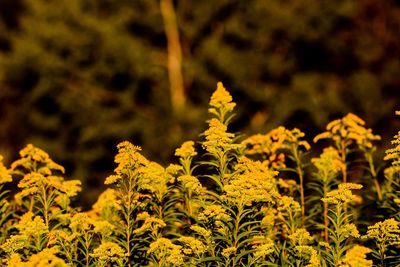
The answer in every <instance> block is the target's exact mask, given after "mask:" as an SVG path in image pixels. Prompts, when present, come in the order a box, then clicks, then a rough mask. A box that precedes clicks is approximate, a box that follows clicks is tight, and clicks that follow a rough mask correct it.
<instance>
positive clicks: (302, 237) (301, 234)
mask: <svg viewBox="0 0 400 267" xmlns="http://www.w3.org/2000/svg"><path fill="white" fill-rule="evenodd" d="M289 240H290V241H291V242H292V244H293V245H295V246H304V245H307V244H308V243H310V242H311V241H312V240H313V238H312V236H311V235H310V233H309V232H308V231H307V230H306V229H304V228H299V229H296V230H295V231H294V233H292V234H291V235H289Z"/></svg>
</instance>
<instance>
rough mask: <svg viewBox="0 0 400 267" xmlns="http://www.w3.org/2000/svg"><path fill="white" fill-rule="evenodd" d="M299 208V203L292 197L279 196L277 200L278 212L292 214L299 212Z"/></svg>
mask: <svg viewBox="0 0 400 267" xmlns="http://www.w3.org/2000/svg"><path fill="white" fill-rule="evenodd" d="M300 210H301V207H300V203H299V202H297V201H296V200H294V198H293V197H289V196H281V197H280V198H279V200H278V211H280V212H281V213H284V214H286V213H288V212H289V211H290V212H292V213H297V212H300Z"/></svg>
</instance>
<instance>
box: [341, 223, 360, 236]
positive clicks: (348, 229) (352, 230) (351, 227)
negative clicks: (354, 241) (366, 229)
mask: <svg viewBox="0 0 400 267" xmlns="http://www.w3.org/2000/svg"><path fill="white" fill-rule="evenodd" d="M338 234H340V235H342V236H343V237H344V238H348V237H350V236H352V237H355V238H359V237H360V234H359V232H358V230H357V226H356V225H355V224H354V223H347V224H345V225H343V226H342V227H340V228H339V230H338Z"/></svg>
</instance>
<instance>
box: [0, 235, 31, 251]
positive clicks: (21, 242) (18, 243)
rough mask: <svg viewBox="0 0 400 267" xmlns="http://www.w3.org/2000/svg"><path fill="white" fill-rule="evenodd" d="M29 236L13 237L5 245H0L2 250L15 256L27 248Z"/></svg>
mask: <svg viewBox="0 0 400 267" xmlns="http://www.w3.org/2000/svg"><path fill="white" fill-rule="evenodd" d="M28 245H29V243H28V236H26V235H12V236H10V237H9V238H8V239H7V240H6V241H5V242H4V243H3V244H1V245H0V249H2V250H4V252H6V253H7V254H11V255H12V254H14V253H16V252H17V251H19V250H21V249H23V248H25V247H27V246H28Z"/></svg>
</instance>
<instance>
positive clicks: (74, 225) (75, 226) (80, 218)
mask: <svg viewBox="0 0 400 267" xmlns="http://www.w3.org/2000/svg"><path fill="white" fill-rule="evenodd" d="M93 222H94V220H93V219H92V218H90V217H89V216H88V214H87V213H84V212H78V213H76V214H75V215H74V216H72V218H71V223H70V224H69V228H71V229H72V231H73V232H83V231H88V230H90V229H91V228H92V226H93Z"/></svg>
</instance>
